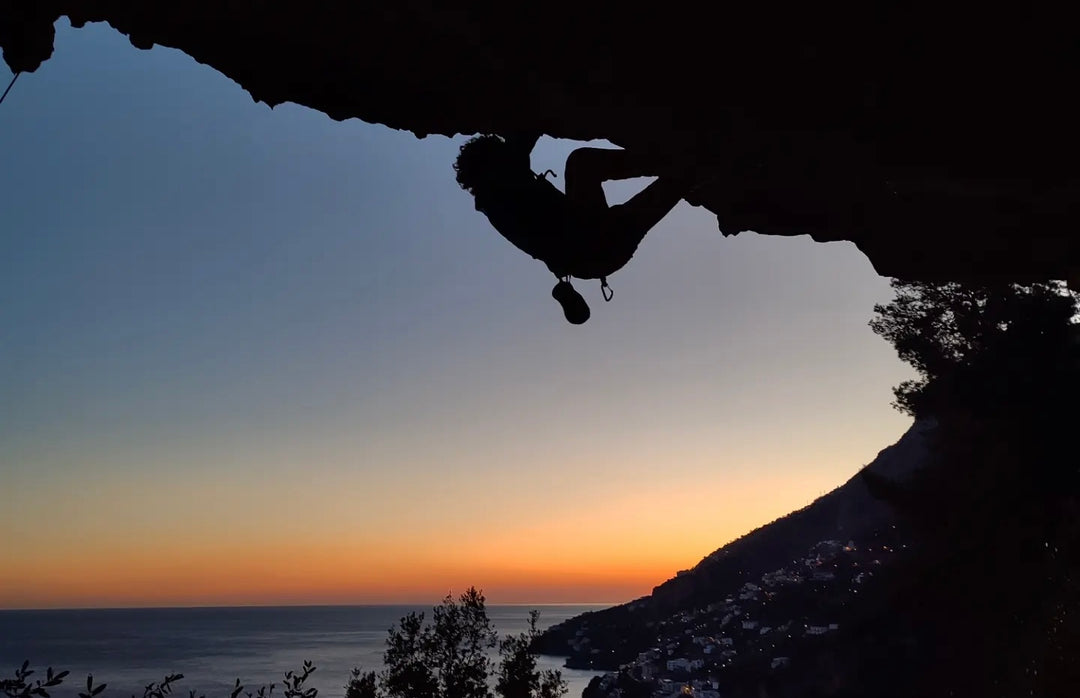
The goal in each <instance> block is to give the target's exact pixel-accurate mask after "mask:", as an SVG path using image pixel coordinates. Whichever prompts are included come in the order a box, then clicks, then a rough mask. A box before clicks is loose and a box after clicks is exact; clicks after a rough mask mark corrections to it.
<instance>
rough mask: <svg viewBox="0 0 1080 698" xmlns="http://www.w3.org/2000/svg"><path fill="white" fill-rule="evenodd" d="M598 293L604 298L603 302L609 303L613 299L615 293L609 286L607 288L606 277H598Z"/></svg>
mask: <svg viewBox="0 0 1080 698" xmlns="http://www.w3.org/2000/svg"><path fill="white" fill-rule="evenodd" d="M600 293H601V294H602V295H603V296H604V301H605V302H610V301H611V299H612V298H614V297H615V292H614V291H612V290H611V286H608V282H607V277H606V276H601V277H600Z"/></svg>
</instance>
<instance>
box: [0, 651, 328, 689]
mask: <svg viewBox="0 0 1080 698" xmlns="http://www.w3.org/2000/svg"><path fill="white" fill-rule="evenodd" d="M315 668H316V667H315V666H314V665H313V664H312V663H311V662H308V661H305V662H304V667H303V669H301V670H300V671H299V672H292V671H287V672H285V676H284V679H283V680H282V683H283V686H284V691H283V694H284V698H316V697H317V696H318V693H319V692H318V690H317V689H315V688H310V687H305V686H304V683H305V682H306V681H307V680H308V677H310V676H311V674H312V673H313V672H314V671H315ZM34 673H35V670H34V669H31V668H30V660H27V661H25V662H23V664H22V667H20V668H18V669H16V670H15V676H14V678H10V679H0V693H3V694H4V695H5V696H6V698H51V697H50V694H49V689H50V688H56V687H57V686H59V685H60V684H62V683H63V681H64V677H66V676H67V675H68V674H69V673H70V672H67V671H61V672H59V673H55V674H54V673H53V669H52V667H49V668H48V669H47V670H46V672H45V680H44V681H42V680H41V679H36V680H33V681H31V680H30V676H31V675H33V674H34ZM183 678H184V675H183V674H168V675H166V676H165V678H163V679H162V680H161V681H154V682H152V683H149V684H147V685H146V686H145V687H143V693H142V698H167V696H170V695H172V690H173V684H175V683H177V682H179V681H180V680H181V679H183ZM107 686H108V684H104V683H100V684H95V683H94V675H93V674H88V675H87V676H86V690H85V691H80V692H79V698H96V697H97V696H99V695H100V694H101V693H103V692H104V691H105V688H106V687H107ZM276 687H277V684H276V683H272V684H270V685H269V686H265V685H264V686H260V687H258V688H257V689H256V690H255V692H254V693H252V692H251V691H244V688H245V686H244V684H242V683H240V679H237V680H236V684H235V685H234V686H233V689H232V691H230V692H229V698H240V694H241V693H243V694H244V695H245V696H247V698H271V696H272V695H273V693H274V689H275V688H276ZM131 698H135V696H134V695H132V697H131ZM188 698H206V696H205V695H202V694H198V693H196V691H188Z"/></svg>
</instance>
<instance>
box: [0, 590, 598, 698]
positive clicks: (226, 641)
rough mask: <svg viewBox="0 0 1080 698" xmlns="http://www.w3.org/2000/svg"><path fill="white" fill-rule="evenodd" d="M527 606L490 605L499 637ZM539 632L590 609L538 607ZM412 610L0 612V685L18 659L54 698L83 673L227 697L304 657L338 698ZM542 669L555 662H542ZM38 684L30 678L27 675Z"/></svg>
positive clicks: (135, 689)
mask: <svg viewBox="0 0 1080 698" xmlns="http://www.w3.org/2000/svg"><path fill="white" fill-rule="evenodd" d="M530 608H532V607H530V606H489V607H488V615H489V616H490V617H491V619H492V621H493V622H494V624H495V627H496V629H497V630H498V631H499V632H500V633H501V634H502V633H519V632H522V631H524V630H525V627H526V621H527V618H528V613H529V610H530ZM538 608H539V609H540V622H541V625H542V626H543V627H547V626H549V625H554V624H555V623H558V622H560V621H562V620H565V619H566V618H570V617H571V616H575V615H577V614H579V613H582V612H584V611H587V610H595V609H596V608H599V607H598V606H540V607H538ZM412 610H419V611H426V612H428V617H430V610H431V607H430V605H429V606H427V607H412V606H303V607H281V608H176V609H109V610H64V611H0V678H8V677H11V676H12V675H13V672H14V669H15V668H16V666H18V665H21V664H22V662H23V660H24V659H29V660H30V662H31V664H32V665H34V666H35V667H36V668H38V670H39V671H38V673H39V674H44V671H45V667H46V666H47V665H52V666H53V667H54V668H56V669H57V670H60V669H68V670H70V671H71V675H70V676H69V677H68V678H67V680H66V681H65V683H64V685H63V686H61V687H60V690H55V691H53V693H52V696H53V698H74V696H75V694H76V692H77V691H78V689H79V688H80V687H83V688H85V681H86V675H87V674H88V673H93V674H94V681H95V683H100V682H107V683H108V684H109V687H108V688H107V689H106V690H105V692H104V693H102V694H101V695H100V696H99V698H127V697H128V696H129V695H131V694H133V693H135V694H138V695H139V696H141V695H142V687H143V686H145V685H146V684H147V683H149V682H150V681H160V680H161V678H162V677H163V676H164V675H165V674H167V673H182V674H184V679H183V680H182V681H181V682H180V683H179V684H177V686H176V689H177V690H176V691H175V692H174V694H173V695H175V696H177V697H178V698H186V697H187V692H188V690H189V689H195V690H198V691H200V692H204V693H205V694H206V696H207V698H227V697H228V694H229V690H230V689H231V688H232V686H233V684H234V682H235V680H236V679H237V678H239V679H240V682H241V683H243V684H244V685H246V686H248V687H249V689H248V690H251V691H252V692H254V688H255V687H257V686H260V685H262V684H269V683H271V682H273V683H277V684H278V688H276V689H275V691H274V695H275V696H278V695H279V691H280V690H281V675H282V674H283V673H284V672H285V671H287V670H290V669H299V668H300V666H301V665H302V664H303V661H304V660H305V659H310V660H311V661H312V662H313V663H314V664H315V666H316V667H317V670H316V671H315V673H314V674H313V675H312V677H311V679H309V681H308V685H309V686H313V687H315V688H317V689H319V696H320V698H340V697H341V696H343V695H344V685H345V682H346V680H347V679H348V676H349V671H350V670H351V669H352V667H354V666H358V667H361V668H371V669H378V668H381V666H382V652H383V649H384V648H385V642H386V631H387V629H388V628H390V627H391V626H392V625H394V624H395V623H397V621H398V620H399V619H400V618H401V617H402V616H403V615H405V614H406V613H408V612H409V611H412ZM541 664H542V667H543V668H561V664H562V659H560V658H556V657H543V658H541ZM562 672H563V676H564V677H565V678H566V679H567V682H568V683H569V684H570V693H569V697H570V698H577V697H578V696H580V695H581V691H582V689H584V688H585V685H586V684H587V683H588V681H589V679H590V678H591V677H592V676H593V675H594V674H593V672H587V671H576V670H572V669H562ZM34 678H37V675H35V676H34Z"/></svg>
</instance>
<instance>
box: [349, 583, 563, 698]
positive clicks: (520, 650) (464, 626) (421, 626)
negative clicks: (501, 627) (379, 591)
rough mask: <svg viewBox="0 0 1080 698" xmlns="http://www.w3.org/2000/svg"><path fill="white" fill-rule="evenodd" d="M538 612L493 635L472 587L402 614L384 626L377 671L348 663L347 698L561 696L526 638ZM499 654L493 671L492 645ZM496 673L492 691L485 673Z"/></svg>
mask: <svg viewBox="0 0 1080 698" xmlns="http://www.w3.org/2000/svg"><path fill="white" fill-rule="evenodd" d="M538 619H539V613H538V612H537V611H532V613H531V614H530V615H529V629H528V631H527V632H525V633H522V634H520V635H516V636H510V637H506V638H504V639H503V640H502V641H501V642H498V641H497V635H496V633H495V630H494V628H493V626H492V624H491V621H490V619H489V618H488V615H487V609H486V607H485V599H484V595H483V594H482V593H481V592H479V591H477V590H476V589H475V588H474V587H470V588H469V589H468V590H466V591H465V592H464V593H463V594H461V596H459V597H458V599H457V600H455V599H454V598H453V596H451V595H449V594H448V595H447V596H446V598H444V599H443V601H442V603H441V604H439V605H438V606H436V607H435V608H434V609H432V617H431V622H430V623H426V622H425V615H424V614H423V613H418V612H413V613H409V614H408V615H406V616H404V617H403V618H402V619H401V621H400V622H399V624H398V625H397V626H395V627H393V628H390V630H389V633H388V636H387V640H386V652H385V653H384V654H383V662H384V664H385V665H386V668H385V669H384V670H383V671H382V672H381V673H376V672H374V671H367V672H364V671H362V670H360V669H353V671H352V676H351V678H350V680H349V683H348V685H346V687H345V689H346V691H345V696H346V698H494V695H495V694H498V695H499V696H500V697H501V698H561V697H562V696H563V695H564V694H565V693H566V692H567V687H566V682H565V681H563V678H562V675H561V673H560V672H558V671H545V672H540V671H538V670H537V668H536V655H535V654H534V653H533V651H532V647H533V642H534V640H535V639H536V637H537V636H538V635H539V631H538V630H537V622H538ZM496 646H498V650H499V655H500V657H501V659H500V663H499V665H498V671H497V674H496V672H495V668H496V667H495V662H494V661H493V660H492V658H491V650H493V649H494V648H495V647H496ZM493 676H497V682H496V684H495V690H494V693H493V692H492V686H491V684H490V682H489V679H490V678H491V677H493Z"/></svg>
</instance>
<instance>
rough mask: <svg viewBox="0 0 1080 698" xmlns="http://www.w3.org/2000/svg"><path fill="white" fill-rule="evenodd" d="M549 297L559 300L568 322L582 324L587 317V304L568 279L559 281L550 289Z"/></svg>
mask: <svg viewBox="0 0 1080 698" xmlns="http://www.w3.org/2000/svg"><path fill="white" fill-rule="evenodd" d="M551 297H552V298H554V299H555V300H557V301H559V305H561V306H562V309H563V315H565V316H566V319H567V321H568V322H570V323H572V324H574V325H582V324H584V323H585V321H586V320H588V319H589V314H590V313H589V304H588V303H586V302H585V299H584V298H582V297H581V294H580V293H578V292H577V291H575V290H574V287H573V286H571V285H570V282H569V281H560V282H559V283H557V284H555V288H553V289H551Z"/></svg>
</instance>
